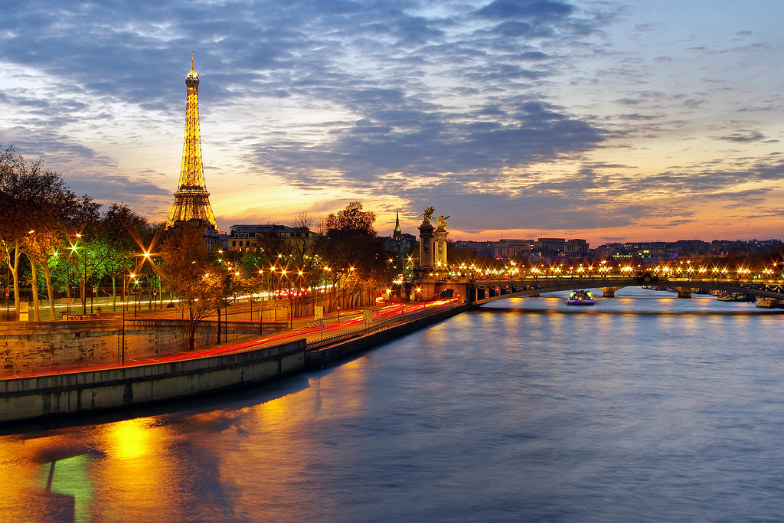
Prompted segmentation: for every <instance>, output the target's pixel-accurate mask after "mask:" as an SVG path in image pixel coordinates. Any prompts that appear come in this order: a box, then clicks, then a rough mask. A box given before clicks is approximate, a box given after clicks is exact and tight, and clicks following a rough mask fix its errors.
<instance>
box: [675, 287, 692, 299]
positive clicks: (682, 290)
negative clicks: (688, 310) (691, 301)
mask: <svg viewBox="0 0 784 523" xmlns="http://www.w3.org/2000/svg"><path fill="white" fill-rule="evenodd" d="M675 290H676V291H678V298H691V289H689V288H686V287H675Z"/></svg>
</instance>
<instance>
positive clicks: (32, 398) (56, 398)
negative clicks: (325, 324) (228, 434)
mask: <svg viewBox="0 0 784 523" xmlns="http://www.w3.org/2000/svg"><path fill="white" fill-rule="evenodd" d="M304 354H305V340H297V341H294V342H291V343H286V344H283V345H279V346H277V347H270V348H265V349H256V350H248V351H244V352H239V353H233V354H226V355H222V356H212V357H207V358H195V359H190V360H182V361H175V362H171V363H158V364H149V365H132V366H126V367H119V368H114V369H110V370H96V371H87V372H74V373H63V374H54V375H48V376H39V377H30V378H20V379H6V380H0V421H4V422H8V421H19V420H29V419H35V418H42V417H53V416H65V415H73V414H78V413H83V412H93V411H100V410H108V409H116V408H122V407H130V406H136V405H143V404H148V403H154V402H159V401H165V400H171V399H176V398H184V397H191V396H198V395H200V394H206V393H211V392H216V391H221V390H227V389H233V388H239V387H244V386H248V385H251V384H256V383H263V382H266V381H270V380H273V379H277V378H280V377H282V376H285V375H288V374H292V373H295V372H299V371H302V370H303V368H304V361H305V357H304Z"/></svg>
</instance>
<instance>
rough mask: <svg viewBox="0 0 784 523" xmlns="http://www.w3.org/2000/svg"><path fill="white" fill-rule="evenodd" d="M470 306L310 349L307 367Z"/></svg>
mask: <svg viewBox="0 0 784 523" xmlns="http://www.w3.org/2000/svg"><path fill="white" fill-rule="evenodd" d="M468 308H470V306H467V305H463V306H459V307H453V308H451V309H447V310H445V311H442V312H438V313H436V314H432V315H430V316H426V317H424V318H419V319H417V320H414V321H410V322H408V323H404V324H401V325H398V326H396V327H392V328H389V329H386V330H383V331H380V332H376V333H373V334H368V335H367V336H362V337H359V338H353V339H349V340H347V341H344V342H341V343H338V344H336V345H331V346H329V347H324V348H322V349H316V350H309V351H308V352H306V353H305V367H306V368H307V369H320V368H324V367H328V366H330V365H334V364H335V363H338V362H340V361H342V360H344V359H346V358H348V357H351V356H354V355H356V354H359V353H361V352H364V351H366V350H368V349H371V348H373V347H375V346H377V345H381V344H382V343H386V342H388V341H392V340H394V339H396V338H399V337H401V336H405V335H406V334H408V333H409V332H414V331H416V330H419V329H422V328H425V327H427V326H429V325H433V324H434V323H438V322H440V321H443V320H445V319H447V318H450V317H452V316H454V315H456V314H460V313H461V312H463V311H465V310H467V309H468Z"/></svg>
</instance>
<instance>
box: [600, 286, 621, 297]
mask: <svg viewBox="0 0 784 523" xmlns="http://www.w3.org/2000/svg"><path fill="white" fill-rule="evenodd" d="M620 289H623V287H599V290H600V291H602V296H604V297H605V298H615V291H617V290H620Z"/></svg>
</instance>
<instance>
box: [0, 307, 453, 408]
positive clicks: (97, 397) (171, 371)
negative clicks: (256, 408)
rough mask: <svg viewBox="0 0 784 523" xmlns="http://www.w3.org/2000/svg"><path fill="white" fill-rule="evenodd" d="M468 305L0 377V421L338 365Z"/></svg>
mask: <svg viewBox="0 0 784 523" xmlns="http://www.w3.org/2000/svg"><path fill="white" fill-rule="evenodd" d="M462 310H465V306H464V305H462V304H461V303H459V302H458V300H457V299H447V300H434V301H429V302H419V303H416V304H399V303H398V304H388V305H385V306H383V307H380V308H379V307H376V308H368V309H356V310H348V311H341V312H340V314H339V315H338V314H337V313H335V314H330V315H327V316H326V317H325V318H322V319H315V318H313V317H310V318H300V319H296V320H293V321H292V322H291V328H289V329H287V330H283V331H279V332H276V333H274V334H270V335H266V336H249V337H246V338H243V339H238V340H234V341H232V342H229V343H222V344H217V345H211V346H206V347H201V348H198V349H197V350H195V351H188V352H180V353H177V354H170V355H167V356H161V357H156V358H148V359H141V360H135V361H126V362H125V363H116V364H107V365H97V366H83V367H79V368H67V369H58V370H52V371H47V372H37V373H26V374H15V375H13V376H7V377H0V422H9V421H22V420H30V419H41V418H49V417H63V416H67V415H73V414H78V413H85V412H91V411H99V410H111V409H118V408H123V407H131V406H137V405H140V404H147V403H153V402H160V401H166V400H172V399H177V398H184V397H191V396H197V395H200V394H209V393H212V392H216V391H219V390H226V389H234V388H239V387H244V386H248V385H253V384H259V383H264V382H267V381H270V380H274V379H278V378H280V377H283V376H286V375H290V374H293V373H296V372H302V371H306V370H309V369H315V368H321V367H325V366H328V365H332V364H334V363H337V362H339V361H341V360H343V359H345V358H347V357H350V356H353V355H355V354H357V353H359V352H362V351H364V350H367V349H369V348H371V347H373V346H375V345H378V344H381V343H384V342H386V341H389V340H391V339H394V338H395V337H398V336H401V335H404V334H405V333H407V332H411V331H413V330H416V329H418V328H421V327H424V326H426V325H428V324H431V323H434V322H437V321H441V320H442V319H444V318H446V317H449V316H451V315H453V314H457V313H459V312H461V311H462Z"/></svg>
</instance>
